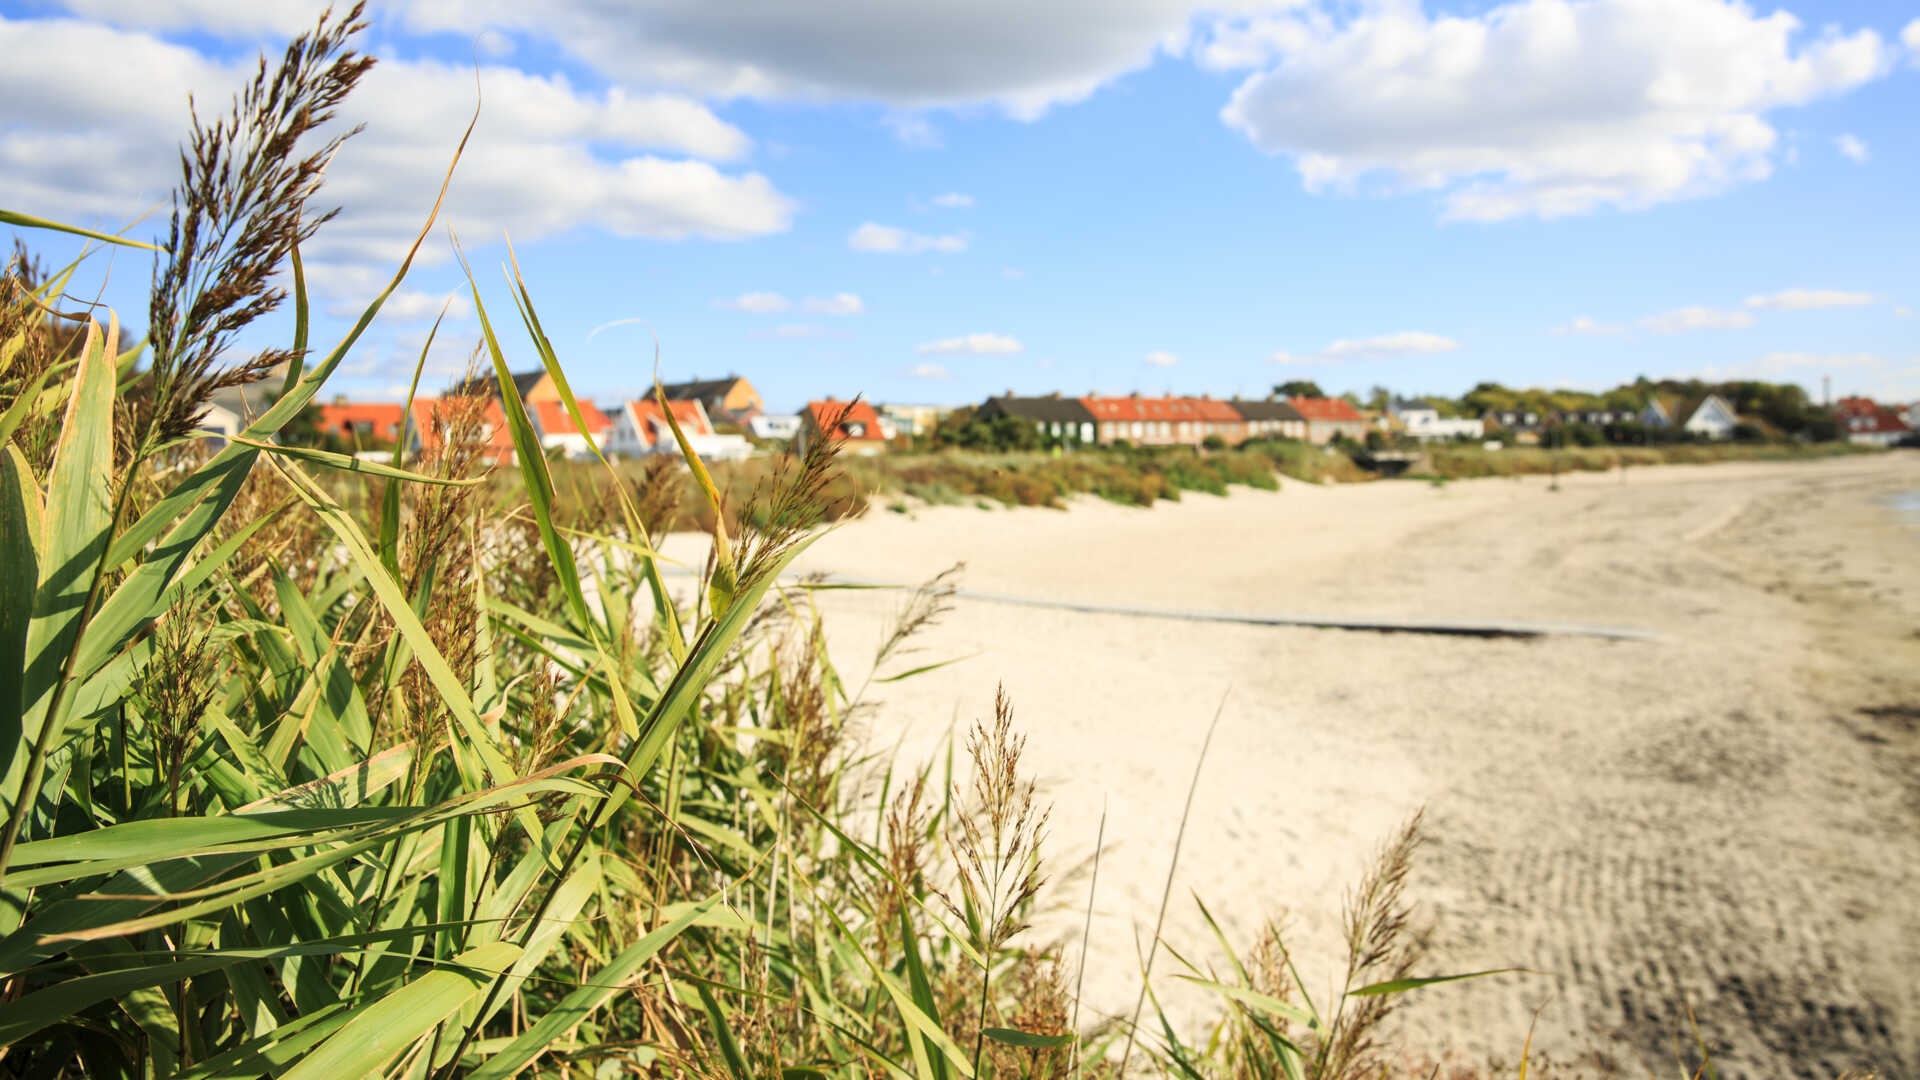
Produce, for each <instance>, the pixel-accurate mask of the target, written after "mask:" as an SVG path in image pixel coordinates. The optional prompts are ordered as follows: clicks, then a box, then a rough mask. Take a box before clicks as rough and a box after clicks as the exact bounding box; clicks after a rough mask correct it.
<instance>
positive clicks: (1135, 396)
mask: <svg viewBox="0 0 1920 1080" xmlns="http://www.w3.org/2000/svg"><path fill="white" fill-rule="evenodd" d="M1127 396H1128V397H1130V398H1132V399H1133V400H1135V401H1139V400H1140V391H1138V390H1135V391H1134V392H1133V393H1131V394H1128V395H1127Z"/></svg>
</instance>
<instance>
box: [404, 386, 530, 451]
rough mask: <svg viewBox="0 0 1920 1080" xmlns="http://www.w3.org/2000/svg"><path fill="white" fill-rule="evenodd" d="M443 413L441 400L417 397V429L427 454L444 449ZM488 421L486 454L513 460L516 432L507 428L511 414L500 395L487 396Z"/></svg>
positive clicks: (422, 447)
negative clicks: (441, 414)
mask: <svg viewBox="0 0 1920 1080" xmlns="http://www.w3.org/2000/svg"><path fill="white" fill-rule="evenodd" d="M439 412H440V402H439V401H437V400H435V399H433V398H414V399H413V428H414V430H415V431H417V432H419V436H420V452H421V453H423V454H430V453H432V452H433V451H435V450H438V449H439V448H440V439H441V423H440V421H439ZM485 423H486V435H485V437H486V443H487V448H486V452H485V456H486V457H487V458H488V459H489V460H492V461H506V460H510V459H512V457H513V433H512V432H511V431H509V430H508V429H507V414H506V413H504V412H502V411H501V409H500V399H499V398H497V397H495V398H488V399H487V406H486V414H485Z"/></svg>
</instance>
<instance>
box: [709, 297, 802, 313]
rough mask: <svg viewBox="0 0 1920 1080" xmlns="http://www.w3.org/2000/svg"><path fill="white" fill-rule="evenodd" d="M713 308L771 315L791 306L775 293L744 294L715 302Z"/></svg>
mask: <svg viewBox="0 0 1920 1080" xmlns="http://www.w3.org/2000/svg"><path fill="white" fill-rule="evenodd" d="M713 306H714V307H717V308H726V309H728V310H730V311H744V312H746V313H748V314H750V315H772V314H775V313H777V312H782V311H785V310H787V309H788V308H789V307H792V306H793V305H792V304H791V303H789V302H788V300H787V298H786V297H784V296H781V295H780V294H779V293H777V292H745V293H741V294H740V295H739V296H736V297H734V298H733V299H731V300H715V301H714V302H713Z"/></svg>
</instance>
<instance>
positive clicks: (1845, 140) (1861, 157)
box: [1833, 134, 1868, 165]
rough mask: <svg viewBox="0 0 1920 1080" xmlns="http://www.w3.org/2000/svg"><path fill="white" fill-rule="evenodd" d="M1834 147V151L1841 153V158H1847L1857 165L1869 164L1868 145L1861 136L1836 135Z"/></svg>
mask: <svg viewBox="0 0 1920 1080" xmlns="http://www.w3.org/2000/svg"><path fill="white" fill-rule="evenodd" d="M1833 146H1834V149H1836V150H1838V151H1840V156H1841V157H1844V158H1846V159H1847V160H1848V161H1851V162H1853V163H1854V164H1855V165H1865V164H1866V163H1867V157H1868V154H1867V144H1866V142H1865V141H1864V140H1862V139H1861V138H1860V136H1858V135H1845V134H1842V135H1835V136H1834V137H1833Z"/></svg>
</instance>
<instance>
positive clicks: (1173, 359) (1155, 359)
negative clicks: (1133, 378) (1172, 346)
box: [1147, 351, 1180, 367]
mask: <svg viewBox="0 0 1920 1080" xmlns="http://www.w3.org/2000/svg"><path fill="white" fill-rule="evenodd" d="M1179 362H1180V358H1179V357H1178V356H1175V355H1174V354H1173V353H1170V352H1165V351H1155V352H1150V353H1148V354H1147V366H1148V367H1172V366H1173V365H1175V364H1177V363H1179Z"/></svg>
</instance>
